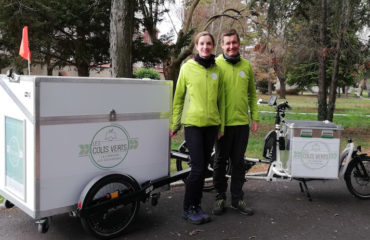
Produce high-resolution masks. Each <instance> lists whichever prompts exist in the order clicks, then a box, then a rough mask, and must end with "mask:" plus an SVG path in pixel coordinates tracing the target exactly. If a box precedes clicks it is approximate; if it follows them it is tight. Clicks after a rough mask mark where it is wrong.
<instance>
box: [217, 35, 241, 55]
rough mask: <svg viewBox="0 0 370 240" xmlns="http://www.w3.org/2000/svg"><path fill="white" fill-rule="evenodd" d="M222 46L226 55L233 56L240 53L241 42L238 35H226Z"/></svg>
mask: <svg viewBox="0 0 370 240" xmlns="http://www.w3.org/2000/svg"><path fill="white" fill-rule="evenodd" d="M221 47H222V50H223V52H224V53H225V54H226V56H229V57H233V56H236V55H238V53H239V47H240V42H239V41H238V37H237V36H236V35H231V36H224V38H223V41H222V43H221Z"/></svg>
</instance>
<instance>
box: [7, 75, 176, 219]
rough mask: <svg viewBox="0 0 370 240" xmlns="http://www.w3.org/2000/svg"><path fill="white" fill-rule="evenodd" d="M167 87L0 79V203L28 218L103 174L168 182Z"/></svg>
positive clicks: (63, 207) (68, 199)
mask: <svg viewBox="0 0 370 240" xmlns="http://www.w3.org/2000/svg"><path fill="white" fill-rule="evenodd" d="M171 92H172V82H171V81H159V80H155V81H154V80H140V79H136V80H134V79H115V78H82V77H52V76H17V75H16V76H14V77H11V78H10V77H7V76H5V75H0V102H1V108H0V195H3V196H4V197H5V198H6V199H9V200H10V201H11V202H12V203H14V204H15V205H16V206H18V207H19V208H20V209H22V210H23V211H24V212H26V213H27V214H28V215H30V216H31V217H33V218H42V217H47V216H52V215H55V214H59V213H66V212H69V211H70V210H72V209H75V207H76V204H77V202H78V200H79V197H80V194H81V192H82V191H83V189H84V187H85V186H86V185H87V184H88V183H89V182H90V181H91V180H92V179H93V178H95V177H97V176H99V175H104V174H108V173H110V172H111V173H113V172H114V173H121V174H128V175H130V176H132V177H133V178H134V179H136V181H138V183H139V184H141V183H143V182H146V181H148V180H154V179H158V178H162V177H167V176H169V144H170V143H169V135H168V133H169V119H170V113H171V99H172V93H171Z"/></svg>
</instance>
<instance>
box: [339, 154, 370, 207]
mask: <svg viewBox="0 0 370 240" xmlns="http://www.w3.org/2000/svg"><path fill="white" fill-rule="evenodd" d="M344 179H345V180H346V184H347V188H348V190H349V191H350V193H352V194H353V195H354V196H355V197H357V198H359V199H364V200H369V199H370V157H369V156H366V155H357V156H356V157H355V158H354V159H353V160H352V161H351V162H350V163H349V164H348V168H347V170H346V173H345V175H344Z"/></svg>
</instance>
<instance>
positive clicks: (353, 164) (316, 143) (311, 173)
mask: <svg viewBox="0 0 370 240" xmlns="http://www.w3.org/2000/svg"><path fill="white" fill-rule="evenodd" d="M268 105H269V106H273V107H275V129H274V130H271V131H270V132H269V133H268V134H267V135H266V137H265V139H264V147H263V154H262V155H263V157H264V158H263V159H258V158H249V157H245V158H244V160H245V164H246V169H247V172H246V175H245V177H246V179H247V180H266V181H270V182H272V181H292V180H297V181H299V185H300V189H301V191H302V192H304V193H305V194H306V195H307V197H308V199H309V200H310V201H311V200H312V198H311V195H310V193H309V190H308V187H307V182H308V181H311V180H330V179H340V178H341V179H344V180H345V182H346V185H347V188H348V190H349V192H350V193H351V194H353V195H354V196H355V197H357V198H360V199H370V156H368V155H367V154H365V153H361V146H358V147H357V148H355V144H354V143H353V141H352V140H351V139H348V143H347V146H346V147H345V149H344V150H343V152H342V153H341V154H339V148H340V134H341V131H342V130H343V128H342V127H341V126H339V125H336V124H334V123H331V122H329V121H305V120H286V119H285V115H286V114H285V112H286V110H289V109H291V107H290V105H289V104H288V102H287V101H284V102H282V103H280V104H277V102H276V96H272V97H271V98H270V100H269V101H268ZM171 155H172V157H173V158H176V167H177V170H179V171H180V170H182V169H184V168H185V167H191V159H190V156H189V154H188V151H187V148H186V143H185V142H183V143H182V144H181V145H180V147H179V149H178V150H174V151H172V152H171ZM214 157H215V153H213V154H212V159H211V162H210V164H209V167H208V170H209V172H208V175H207V177H211V176H212V171H213V168H212V166H213V159H214ZM257 163H259V164H266V165H267V166H268V167H267V169H268V170H267V171H266V172H263V173H249V172H248V170H249V169H250V168H251V167H252V166H253V165H255V164H257ZM186 165H187V166H186ZM230 169H231V168H230V164H229V163H227V175H226V176H227V177H230V176H229V174H230ZM206 182H207V183H206V185H205V186H204V190H205V191H210V190H212V189H213V187H214V186H213V183H212V181H211V179H210V180H209V181H206Z"/></svg>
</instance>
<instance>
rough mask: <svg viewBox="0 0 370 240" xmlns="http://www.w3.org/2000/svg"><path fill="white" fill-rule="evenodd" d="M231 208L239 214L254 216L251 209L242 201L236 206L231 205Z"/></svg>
mask: <svg viewBox="0 0 370 240" xmlns="http://www.w3.org/2000/svg"><path fill="white" fill-rule="evenodd" d="M231 208H233V209H236V210H238V211H239V212H240V213H241V214H244V215H248V216H252V215H253V214H254V212H253V210H252V209H251V208H248V207H247V204H246V203H245V202H244V201H243V200H239V201H238V202H237V203H236V204H231Z"/></svg>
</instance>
